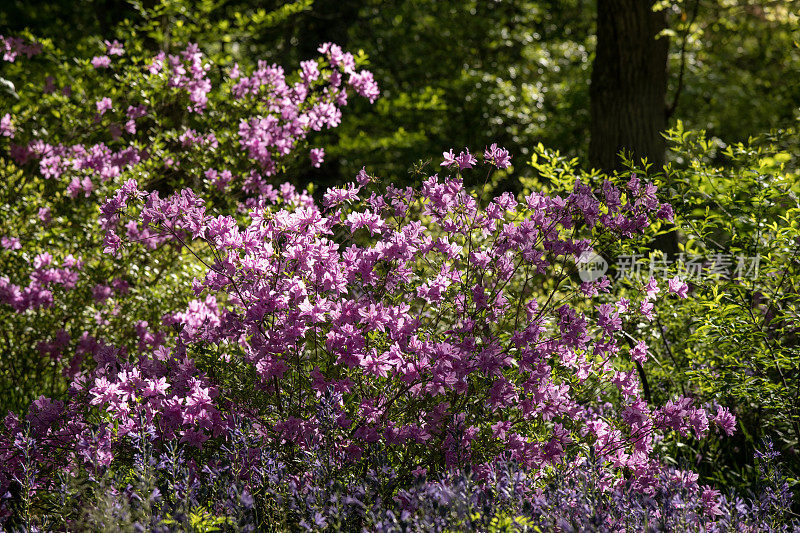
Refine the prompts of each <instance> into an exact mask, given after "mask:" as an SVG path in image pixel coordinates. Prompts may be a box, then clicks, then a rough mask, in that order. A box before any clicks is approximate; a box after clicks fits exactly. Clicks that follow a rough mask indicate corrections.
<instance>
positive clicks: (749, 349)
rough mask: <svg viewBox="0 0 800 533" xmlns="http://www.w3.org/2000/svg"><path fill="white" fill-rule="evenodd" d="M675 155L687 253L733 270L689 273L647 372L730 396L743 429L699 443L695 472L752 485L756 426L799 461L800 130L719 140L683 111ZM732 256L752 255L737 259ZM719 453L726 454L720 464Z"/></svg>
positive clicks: (664, 317) (671, 135)
mask: <svg viewBox="0 0 800 533" xmlns="http://www.w3.org/2000/svg"><path fill="white" fill-rule="evenodd" d="M667 136H668V139H669V140H670V142H671V144H672V150H673V152H674V159H675V162H674V163H672V164H671V165H669V166H668V168H667V169H666V176H665V177H664V178H663V180H664V185H665V186H667V187H669V192H670V195H671V196H672V198H674V200H673V205H674V207H675V211H676V225H677V226H678V227H679V228H680V232H681V236H682V237H681V241H682V242H681V244H680V249H681V252H682V253H683V254H685V257H687V258H688V257H689V256H702V257H704V258H706V259H708V260H709V262H710V263H712V264H713V262H714V261H718V262H719V263H718V264H722V263H721V261H723V260H725V259H726V258H729V259H728V260H730V261H731V262H732V264H731V265H729V266H730V268H729V271H735V270H736V267H738V266H744V267H745V268H742V269H741V270H740V273H741V274H742V275H741V276H740V277H739V278H733V276H714V275H710V274H711V272H710V271H709V270H708V267H709V265H708V264H707V265H706V270H705V271H704V272H705V274H704V276H703V277H702V278H697V277H692V278H691V286H692V290H691V294H690V296H691V297H690V298H689V299H687V300H684V301H681V302H679V303H675V302H672V303H671V304H670V305H669V306H668V307H664V308H662V309H661V310H660V312H659V319H660V323H659V325H658V326H657V327H659V328H661V330H662V331H661V332H662V335H663V346H661V347H660V348H659V354H658V356H659V357H660V361H661V362H662V363H663V366H662V367H661V368H658V369H654V370H655V372H654V373H653V374H654V377H656V379H658V380H659V381H661V382H663V383H665V384H666V387H667V388H666V389H665V390H666V391H669V392H670V393H674V392H676V390H675V389H676V387H678V388H680V389H683V390H685V391H688V392H690V393H691V394H694V395H696V396H697V397H698V398H699V399H701V400H702V401H707V402H718V403H719V404H721V405H726V406H730V407H731V409H732V410H733V411H734V412H735V414H736V416H737V418H738V420H739V424H738V429H739V432H738V433H737V435H735V436H734V437H733V438H731V439H723V440H720V441H719V442H717V443H716V444H713V445H711V446H710V448H709V449H705V448H704V449H701V450H693V449H691V450H690V449H683V451H681V449H680V448H679V449H678V453H677V456H678V458H679V459H678V460H680V457H684V458H685V459H687V460H688V459H690V458H691V457H692V454H694V453H702V454H703V469H702V473H703V474H704V475H707V476H709V477H711V478H713V480H714V481H715V482H719V483H727V484H729V483H730V482H734V483H741V484H743V485H749V484H750V482H751V481H752V479H753V477H754V475H755V473H754V471H753V469H752V466H747V465H751V464H752V463H751V462H750V461H749V458H750V457H752V453H753V450H754V449H755V448H756V447H758V446H759V445H760V444H761V442H762V439H763V438H764V437H769V438H771V439H773V440H774V441H775V442H776V443H777V444H778V445H779V448H780V450H781V452H782V454H783V455H784V457H786V459H787V460H788V461H789V462H790V464H791V465H792V466H791V468H792V469H793V470H794V471H798V469H799V468H800V458H799V457H798V455H797V446H798V440H800V342H799V340H800V337H798V329H797V324H798V313H800V307H798V303H800V299H799V298H798V290H800V288H798V287H797V280H798V279H799V278H798V275H799V274H800V256H798V252H799V251H800V224H798V215H800V204H799V203H798V194H799V193H800V179H798V178H800V173H799V170H798V168H799V167H800V165H799V163H800V159H799V158H798V155H797V154H798V151H797V147H798V145H800V136H798V132H797V130H795V129H788V130H779V131H774V132H772V133H770V134H765V135H761V136H758V137H755V138H751V139H750V140H748V142H745V143H736V144H732V145H724V144H723V143H721V142H720V141H718V140H715V139H709V138H708V137H707V135H706V134H705V132H703V131H687V130H685V129H684V128H683V125H682V124H681V123H680V122H679V123H678V125H677V127H676V128H675V129H673V130H670V131H669V132H668V133H667ZM740 257H747V258H750V257H754V258H758V262H757V263H755V261H752V260H748V261H747V264H746V265H738V264H737V262H738V261H739V260H740V259H739V258H740ZM720 462H722V463H723V464H726V465H728V466H727V467H726V468H720V467H719V465H720Z"/></svg>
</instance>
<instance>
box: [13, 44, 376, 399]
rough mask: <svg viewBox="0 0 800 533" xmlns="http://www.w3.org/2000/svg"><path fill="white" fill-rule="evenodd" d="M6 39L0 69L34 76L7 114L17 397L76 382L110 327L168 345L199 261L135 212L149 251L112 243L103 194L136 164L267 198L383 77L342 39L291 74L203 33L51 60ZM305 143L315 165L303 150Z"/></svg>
mask: <svg viewBox="0 0 800 533" xmlns="http://www.w3.org/2000/svg"><path fill="white" fill-rule="evenodd" d="M3 43H5V44H4V46H5V47H6V48H7V49H8V50H10V51H7V52H6V56H5V58H6V60H7V61H13V62H12V63H7V64H6V66H7V67H8V68H7V71H8V72H7V73H6V72H4V74H3V75H4V76H7V77H9V78H11V79H14V78H15V76H19V77H21V76H23V75H25V76H26V77H27V78H26V79H23V82H22V83H20V82H18V85H19V93H20V100H19V102H18V103H17V104H15V105H14V106H13V108H12V112H11V113H6V114H4V115H3V117H2V122H1V123H0V128H1V132H2V136H1V137H0V143H2V147H3V151H2V157H0V165H1V166H2V168H3V169H4V171H5V172H4V175H5V176H7V178H6V186H5V187H4V188H3V189H2V191H1V192H0V205H2V213H3V216H2V217H0V244H1V245H2V248H0V313H2V314H3V317H4V321H6V320H7V321H8V322H7V323H8V324H9V325H11V326H12V327H10V328H8V331H7V332H5V336H4V337H3V340H4V342H5V349H6V350H8V351H11V350H13V351H14V353H15V354H16V355H17V361H16V362H11V361H6V360H4V361H3V362H2V363H0V366H1V367H2V372H0V376H2V379H3V383H4V384H3V389H4V390H6V391H8V394H4V395H3V399H2V400H1V401H0V402H2V407H4V408H14V409H20V408H22V407H23V406H25V405H26V404H27V403H29V402H30V400H31V399H33V398H35V397H36V396H37V395H38V394H40V393H41V392H43V391H44V390H49V391H50V393H51V394H55V393H57V392H59V391H61V390H63V387H64V383H65V381H64V379H62V378H60V377H59V374H64V375H65V376H66V377H67V378H71V377H73V376H75V375H76V374H77V372H78V371H79V370H80V368H81V366H82V364H83V362H82V361H83V360H84V359H85V358H86V357H89V358H91V357H92V356H93V355H95V352H96V350H97V346H98V343H99V342H100V339H104V340H105V342H108V343H112V344H114V345H115V347H116V348H118V349H127V350H136V349H139V348H140V347H141V346H150V347H153V346H156V345H157V344H159V342H160V341H159V339H161V338H163V336H164V335H165V332H164V331H163V330H162V329H161V326H160V322H161V316H162V315H163V313H165V312H167V311H170V310H173V309H174V308H175V305H177V302H180V301H184V296H185V293H186V290H185V288H184V285H183V284H182V283H181V281H180V280H183V279H185V278H186V277H187V276H191V275H192V274H191V270H192V268H193V267H194V266H193V265H191V264H189V263H186V262H179V261H177V258H178V256H179V255H180V253H181V252H180V251H179V249H178V248H175V247H173V246H172V245H171V244H170V243H169V242H167V240H166V239H164V238H163V236H160V235H157V234H152V233H151V232H150V231H149V230H148V229H147V228H145V227H140V226H138V225H137V224H136V223H134V222H130V223H128V224H127V225H126V226H125V227H124V228H120V232H121V234H122V235H123V236H124V237H125V238H127V239H135V240H138V241H141V242H142V243H144V244H145V245H146V253H138V254H133V255H131V254H128V255H120V256H118V257H117V258H116V260H115V261H109V259H110V258H109V257H107V256H103V255H102V250H103V248H104V245H103V235H102V233H101V232H98V227H97V221H98V212H97V202H98V201H99V200H100V199H102V198H104V197H106V196H108V195H111V194H113V191H115V190H116V189H117V188H119V187H120V186H121V185H122V184H124V183H125V182H126V181H127V180H129V179H131V178H132V177H136V179H137V180H138V182H139V183H141V184H142V185H143V186H147V187H149V188H154V189H158V190H161V191H163V192H169V191H172V190H176V189H179V188H181V187H182V186H186V185H193V186H194V187H195V188H196V189H197V190H203V191H205V198H206V200H207V201H208V202H209V206H215V208H218V209H223V210H225V209H229V208H231V207H232V206H235V205H236V204H237V203H240V202H241V203H242V204H243V205H244V204H247V205H253V206H254V205H257V204H258V202H259V201H260V198H261V197H262V196H264V195H267V196H268V195H270V194H272V191H273V186H272V185H271V184H270V183H269V182H268V180H269V179H270V178H271V177H273V176H275V175H276V174H277V173H280V172H283V171H284V170H285V169H286V168H289V167H292V166H296V165H298V164H300V165H302V164H306V165H311V164H314V165H319V164H320V162H321V160H322V157H323V155H322V152H321V151H320V150H318V149H311V150H310V151H306V149H305V148H304V146H305V143H306V138H307V136H308V135H309V134H310V133H313V132H315V131H319V130H321V129H325V128H332V127H335V126H336V125H337V124H338V123H339V120H340V117H341V109H342V107H343V106H345V105H346V103H347V98H348V90H350V89H352V91H354V92H356V93H359V94H361V95H363V96H364V97H366V98H368V99H369V100H370V101H372V100H374V99H375V98H376V97H377V95H378V89H377V86H376V84H375V82H374V81H373V80H372V78H371V75H370V74H369V73H368V72H366V71H361V70H358V69H357V67H356V64H355V59H354V58H353V56H352V55H351V54H349V53H346V52H343V51H342V50H341V49H340V48H339V47H338V46H336V45H331V44H327V45H324V46H322V47H321V48H320V51H321V53H322V54H323V56H322V57H321V58H320V59H317V60H308V61H305V62H303V64H302V65H301V67H302V68H301V70H300V71H299V72H298V73H297V74H296V75H287V74H286V73H285V72H284V71H283V69H282V68H280V67H278V66H276V65H268V64H266V63H264V62H259V63H257V64H256V65H254V66H253V68H252V70H251V71H248V72H245V71H244V70H243V69H242V68H240V67H239V66H238V65H236V64H233V65H224V64H223V65H217V64H213V63H212V62H211V61H210V60H209V59H208V58H207V57H205V56H204V55H203V54H202V53H201V51H200V50H199V49H198V47H197V46H195V45H189V46H187V47H186V48H184V49H183V50H182V51H181V52H179V53H176V54H167V53H164V52H160V53H157V54H155V55H154V56H153V55H147V54H145V53H143V52H142V51H141V45H140V43H138V42H136V41H132V42H131V43H130V46H129V48H130V50H131V51H128V47H126V46H125V45H123V44H121V43H120V42H118V41H113V42H106V43H104V44H102V48H101V54H102V55H100V56H97V57H95V58H93V59H91V60H90V59H79V60H77V61H76V62H74V63H73V62H69V61H66V60H64V61H63V63H55V64H53V61H51V60H50V58H51V57H52V56H55V57H57V58H60V56H59V55H58V51H57V50H54V49H52V46H51V45H50V44H49V43H48V42H47V41H45V42H44V43H36V44H30V43H27V42H26V41H24V40H21V39H4V40H3ZM42 50H44V51H45V53H44V54H41V55H35V54H36V53H38V52H40V51H42ZM14 51H22V52H25V53H27V55H28V56H33V59H32V60H31V61H35V60H37V59H39V58H40V57H41V58H42V59H41V64H40V65H39V70H37V68H35V67H31V65H26V66H25V67H24V68H23V66H22V65H19V64H20V63H23V61H20V59H19V57H18V56H14V54H13V53H12V52H14ZM15 59H16V61H14V60H15ZM26 69H27V70H26ZM40 70H42V71H44V72H46V73H47V75H46V76H44V75H38V73H39V71H40ZM29 71H32V72H29ZM37 75H38V78H37ZM40 84H43V86H42V85H40ZM42 91H44V95H43V94H42ZM303 151H305V152H306V153H307V154H309V155H308V157H309V158H310V161H309V160H306V161H307V162H306V163H300V162H299V161H298V159H297V157H296V156H294V157H293V156H292V153H293V152H294V153H295V154H296V153H297V152H303ZM181 269H184V270H185V271H184V272H183V273H181ZM156 302H162V303H163V304H162V303H156ZM42 332H52V336H51V337H49V338H47V337H45V338H42V337H41V334H42Z"/></svg>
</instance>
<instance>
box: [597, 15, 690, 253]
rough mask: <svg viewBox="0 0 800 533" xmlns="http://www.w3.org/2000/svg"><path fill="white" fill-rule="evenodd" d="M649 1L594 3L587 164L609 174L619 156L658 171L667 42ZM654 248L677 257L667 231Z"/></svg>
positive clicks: (674, 237) (661, 152)
mask: <svg viewBox="0 0 800 533" xmlns="http://www.w3.org/2000/svg"><path fill="white" fill-rule="evenodd" d="M653 4H654V1H653V0H597V51H596V53H595V59H594V64H593V66H592V81H591V87H590V88H589V95H590V98H591V126H590V129H589V134H590V139H589V163H590V164H591V165H592V167H594V168H597V169H600V170H603V171H605V172H612V171H614V170H618V169H620V167H621V160H620V157H619V153H620V151H623V150H624V151H625V152H629V153H632V154H633V160H634V161H635V162H636V163H639V162H640V161H641V160H642V159H643V158H646V159H647V162H648V163H651V164H652V165H653V166H652V167H651V169H650V172H660V171H661V170H662V167H663V166H664V159H665V151H666V143H665V141H664V138H663V137H662V136H661V133H662V132H663V131H664V130H665V129H666V128H667V103H666V97H667V59H668V53H669V41H668V39H667V37H666V36H661V37H658V38H657V36H658V34H659V33H660V32H661V31H662V30H663V29H665V28H666V26H667V20H666V13H665V12H664V11H659V12H654V11H653V9H652V8H653ZM654 248H655V249H658V250H661V251H663V252H664V253H665V254H667V255H674V254H677V253H678V239H677V234H676V233H675V232H674V231H673V232H671V233H668V234H666V235H661V236H659V237H657V238H656V240H655V242H654Z"/></svg>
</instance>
